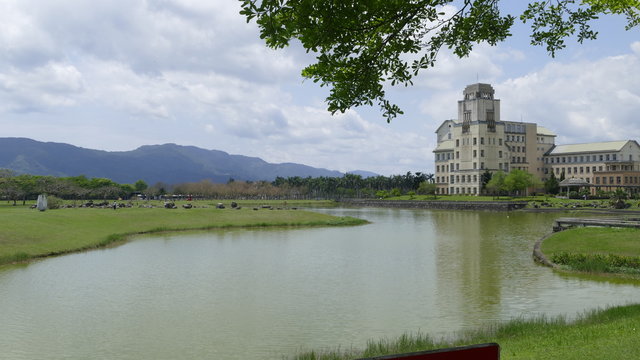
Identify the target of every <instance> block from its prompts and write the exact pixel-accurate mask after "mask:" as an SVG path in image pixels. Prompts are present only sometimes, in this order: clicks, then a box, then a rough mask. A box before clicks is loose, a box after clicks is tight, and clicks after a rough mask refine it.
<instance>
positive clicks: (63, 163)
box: [0, 138, 376, 184]
mask: <svg viewBox="0 0 640 360" xmlns="http://www.w3.org/2000/svg"><path fill="white" fill-rule="evenodd" d="M0 168H4V169H11V170H13V171H15V172H16V173H18V174H23V173H24V174H32V175H52V176H60V177H66V176H79V175H85V176H87V177H89V178H93V177H101V178H109V179H111V180H113V181H116V182H118V183H122V184H132V183H134V182H136V181H137V180H144V181H145V182H147V183H148V184H155V183H157V182H164V183H167V184H177V183H182V182H197V181H201V180H211V181H213V182H217V183H221V182H227V181H229V180H230V179H235V180H248V181H259V180H266V181H272V180H274V179H275V178H276V177H278V176H281V177H285V178H286V177H293V176H300V177H308V176H311V177H320V176H328V177H341V176H343V175H344V174H343V173H341V172H339V171H333V170H327V169H321V168H314V167H311V166H307V165H301V164H294V163H281V164H272V163H268V162H266V161H264V160H262V159H260V158H257V157H249V156H242V155H231V154H228V153H226V152H224V151H219V150H206V149H202V148H198V147H195V146H181V145H176V144H163V145H145V146H141V147H139V148H137V149H135V150H131V151H103V150H92V149H85V148H81V147H77V146H73V145H69V144H63V143H53V142H40V141H35V140H31V139H26V138H0ZM350 173H352V174H359V175H362V176H363V177H367V176H373V175H376V174H374V173H371V172H367V171H353V172H350Z"/></svg>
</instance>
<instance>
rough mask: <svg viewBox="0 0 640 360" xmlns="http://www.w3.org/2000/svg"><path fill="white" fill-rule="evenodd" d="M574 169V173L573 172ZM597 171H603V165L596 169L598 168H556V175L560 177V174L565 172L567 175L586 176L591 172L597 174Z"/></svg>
mask: <svg viewBox="0 0 640 360" xmlns="http://www.w3.org/2000/svg"><path fill="white" fill-rule="evenodd" d="M572 169H573V172H572ZM596 170H597V171H602V165H600V166H598V167H596V166H580V167H578V166H574V167H571V166H568V167H564V168H556V169H555V172H556V175H560V173H562V172H564V173H565V174H571V173H573V174H584V173H587V174H589V173H590V172H596Z"/></svg>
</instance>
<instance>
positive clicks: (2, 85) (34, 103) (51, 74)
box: [0, 63, 84, 112]
mask: <svg viewBox="0 0 640 360" xmlns="http://www.w3.org/2000/svg"><path fill="white" fill-rule="evenodd" d="M83 92H84V81H83V76H82V74H81V73H80V71H78V69H76V68H75V67H74V66H73V65H69V64H60V63H48V64H46V65H44V66H40V67H37V68H35V69H33V70H32V71H29V72H26V71H23V70H20V69H16V68H10V69H7V70H6V71H5V72H0V99H2V102H1V104H2V105H0V108H2V109H3V110H5V111H17V112H25V111H26V112H29V111H43V110H44V109H47V108H55V107H59V106H72V105H74V104H75V103H76V100H75V97H76V96H78V95H82V93H83Z"/></svg>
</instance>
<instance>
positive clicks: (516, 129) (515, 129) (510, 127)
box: [505, 123, 526, 133]
mask: <svg viewBox="0 0 640 360" xmlns="http://www.w3.org/2000/svg"><path fill="white" fill-rule="evenodd" d="M505 125H506V127H505V131H506V132H510V133H524V132H525V129H526V128H525V126H524V125H521V124H509V123H507V124H505Z"/></svg>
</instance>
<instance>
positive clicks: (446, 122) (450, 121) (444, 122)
mask: <svg viewBox="0 0 640 360" xmlns="http://www.w3.org/2000/svg"><path fill="white" fill-rule="evenodd" d="M449 123H454V124H455V123H456V121H455V120H453V119H449V120H445V121H443V122H442V124H440V126H438V128H437V129H436V131H435V132H436V133H437V132H438V131H440V128H442V127H443V126H445V125H447V124H449Z"/></svg>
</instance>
